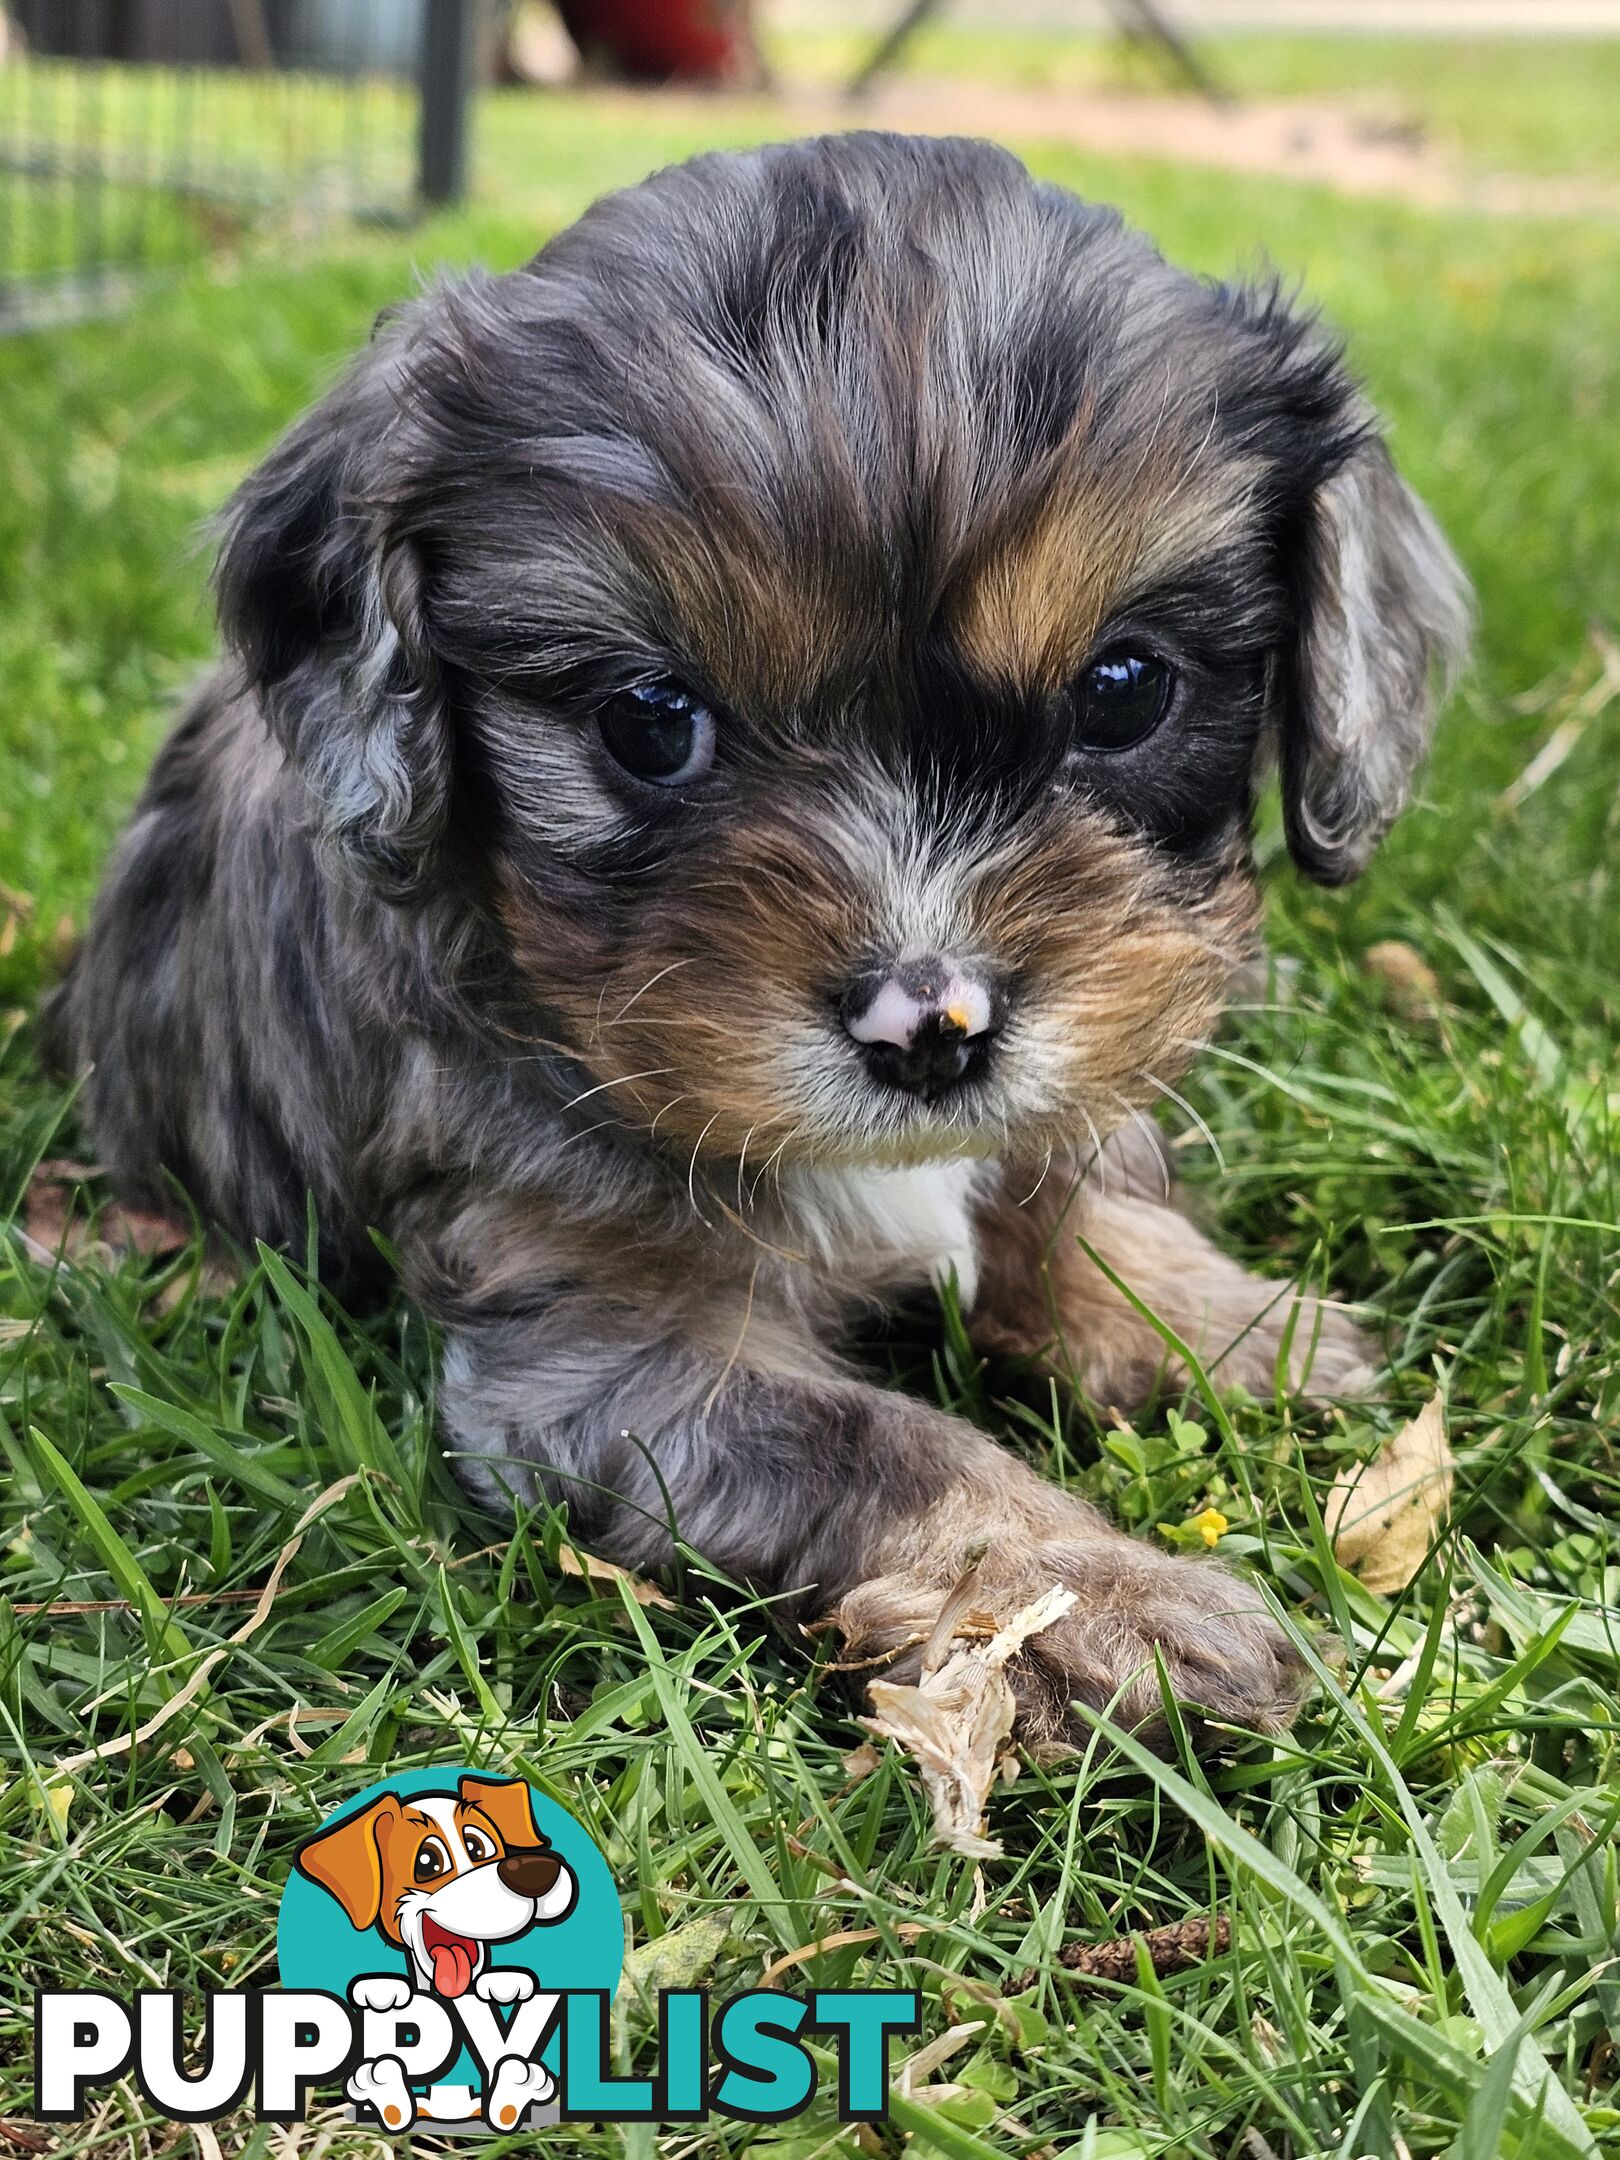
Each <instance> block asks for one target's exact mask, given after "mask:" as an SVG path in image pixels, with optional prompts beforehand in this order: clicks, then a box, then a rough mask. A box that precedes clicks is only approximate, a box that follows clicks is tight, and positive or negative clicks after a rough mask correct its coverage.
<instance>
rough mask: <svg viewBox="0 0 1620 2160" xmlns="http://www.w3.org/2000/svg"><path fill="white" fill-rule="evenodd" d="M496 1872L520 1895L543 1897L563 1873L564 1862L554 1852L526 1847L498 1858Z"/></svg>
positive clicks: (510, 1888) (509, 1887) (508, 1887)
mask: <svg viewBox="0 0 1620 2160" xmlns="http://www.w3.org/2000/svg"><path fill="white" fill-rule="evenodd" d="M495 1872H496V1874H497V1875H498V1876H499V1877H500V1878H501V1881H502V1882H503V1883H505V1885H506V1887H507V1889H508V1890H515V1891H516V1892H517V1894H518V1896H519V1897H532V1898H541V1897H544V1896H545V1894H546V1892H547V1891H548V1890H549V1889H551V1888H552V1886H553V1884H554V1883H555V1882H556V1880H557V1877H558V1876H559V1875H560V1874H561V1873H562V1862H561V1861H560V1860H559V1859H558V1858H557V1855H556V1854H555V1853H554V1852H546V1851H544V1850H542V1849H541V1848H540V1847H538V1846H534V1847H525V1848H524V1849H523V1850H521V1851H519V1852H509V1853H507V1854H506V1856H505V1858H504V1859H501V1860H497V1861H496V1863H495Z"/></svg>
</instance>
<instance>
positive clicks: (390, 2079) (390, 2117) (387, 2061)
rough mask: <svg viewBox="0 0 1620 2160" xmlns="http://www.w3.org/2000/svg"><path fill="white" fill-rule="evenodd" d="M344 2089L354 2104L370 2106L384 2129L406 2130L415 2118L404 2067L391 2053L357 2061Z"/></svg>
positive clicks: (360, 2106) (413, 2102) (391, 2006)
mask: <svg viewBox="0 0 1620 2160" xmlns="http://www.w3.org/2000/svg"><path fill="white" fill-rule="evenodd" d="M373 2007H377V2006H375V2005H374V2006H373ZM387 2007H389V2008H393V2007H395V2006H394V2005H392V2004H390V2005H388V2006H387ZM343 2089H344V2091H345V2092H346V2093H347V2094H348V2096H349V2098H350V2099H351V2100H352V2101H353V2102H354V2104H355V2106H356V2107H358V2108H371V2109H373V2110H374V2111H375V2113H376V2117H377V2120H378V2121H379V2122H380V2123H381V2124H382V2126H383V2128H384V2129H385V2130H408V2129H409V2128H410V2126H411V2124H412V2123H413V2122H414V2121H415V2120H416V2101H415V2099H414V2097H413V2095H412V2093H411V2088H410V2087H409V2086H408V2085H407V2084H406V2082H405V2072H404V2069H403V2068H402V2067H401V2065H400V2063H399V2061H398V2059H397V2058H396V2057H395V2056H393V2055H384V2056H381V2057H380V2058H379V2059H378V2060H377V2061H376V2062H363V2063H357V2064H356V2065H355V2067H354V2069H353V2070H351V2071H350V2073H349V2079H348V2083H347V2084H346V2085H345V2086H344V2088H343Z"/></svg>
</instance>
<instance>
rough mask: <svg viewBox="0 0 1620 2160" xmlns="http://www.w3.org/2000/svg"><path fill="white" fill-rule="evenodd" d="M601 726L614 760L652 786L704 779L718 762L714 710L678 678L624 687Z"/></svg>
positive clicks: (609, 704)
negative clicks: (694, 695)
mask: <svg viewBox="0 0 1620 2160" xmlns="http://www.w3.org/2000/svg"><path fill="white" fill-rule="evenodd" d="M597 726H598V727H599V728H600V729H601V731H602V741H603V742H604V743H605V744H606V746H607V750H608V754H609V755H610V756H611V757H612V758H613V760H614V762H615V763H616V764H619V765H622V766H623V767H624V769H625V771H626V772H627V773H634V775H635V777H636V778H637V779H638V780H648V781H650V782H651V783H652V784H653V786H654V787H681V786H684V785H685V784H686V783H688V782H690V781H693V780H700V779H702V777H703V775H704V774H705V773H706V772H707V771H708V769H709V767H710V766H711V765H712V764H713V763H714V736H715V727H714V714H713V713H712V712H710V710H709V708H708V706H707V705H703V704H700V703H699V701H698V700H697V699H696V698H695V697H693V695H692V694H691V692H690V691H688V690H683V689H682V688H681V687H680V685H679V683H648V684H645V685H643V686H642V687H640V688H638V689H635V690H621V691H620V692H619V693H618V694H617V695H616V696H615V697H613V698H610V699H609V701H608V702H607V704H605V705H604V706H603V707H602V709H601V711H600V712H599V714H598V715H597Z"/></svg>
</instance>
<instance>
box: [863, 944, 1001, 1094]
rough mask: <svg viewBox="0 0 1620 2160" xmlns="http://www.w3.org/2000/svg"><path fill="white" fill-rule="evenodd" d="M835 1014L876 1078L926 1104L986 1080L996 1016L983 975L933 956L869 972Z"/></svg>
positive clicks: (992, 996) (995, 1001)
mask: <svg viewBox="0 0 1620 2160" xmlns="http://www.w3.org/2000/svg"><path fill="white" fill-rule="evenodd" d="M838 1014H839V1018H840V1019H841V1020H842V1021H843V1024H844V1030H845V1032H846V1034H848V1036H849V1037H850V1039H851V1041H852V1042H855V1043H856V1044H858V1045H859V1047H860V1052H861V1058H862V1062H863V1063H864V1064H865V1066H866V1069H867V1071H868V1072H869V1073H870V1074H871V1075H872V1077H873V1079H874V1080H878V1081H881V1082H882V1083H883V1084H884V1085H885V1086H887V1087H893V1088H901V1089H903V1090H904V1091H905V1093H907V1094H908V1095H917V1096H920V1097H921V1098H922V1099H923V1101H925V1102H937V1101H938V1100H939V1099H940V1098H941V1097H942V1096H944V1095H948V1094H950V1093H951V1091H952V1090H953V1089H955V1088H958V1087H960V1086H962V1085H963V1084H964V1083H965V1082H968V1081H971V1080H976V1079H980V1078H982V1077H983V1075H984V1072H985V1070H986V1068H987V1067H988V1065H989V1062H990V1055H991V1050H992V1047H993V1044H994V1041H995V1032H996V1023H997V1020H998V1017H999V1014H998V999H997V995H996V993H995V991H994V990H993V989H992V988H991V986H990V985H989V983H987V982H986V981H985V980H984V979H983V977H982V976H980V975H979V974H977V973H975V972H974V971H973V970H972V969H969V968H966V967H964V966H962V965H961V964H960V963H959V962H956V961H952V960H947V959H942V958H940V957H939V956H938V955H937V954H932V953H930V954H927V955H925V956H924V957H923V958H921V959H917V960H903V961H899V962H897V963H896V964H895V965H894V966H893V967H889V968H868V969H866V970H864V971H863V972H862V973H861V974H860V975H858V976H856V978H855V979H854V981H853V982H852V983H851V984H850V985H849V987H848V988H847V989H846V990H845V991H844V993H843V995H842V997H841V998H840V999H839V1002H838Z"/></svg>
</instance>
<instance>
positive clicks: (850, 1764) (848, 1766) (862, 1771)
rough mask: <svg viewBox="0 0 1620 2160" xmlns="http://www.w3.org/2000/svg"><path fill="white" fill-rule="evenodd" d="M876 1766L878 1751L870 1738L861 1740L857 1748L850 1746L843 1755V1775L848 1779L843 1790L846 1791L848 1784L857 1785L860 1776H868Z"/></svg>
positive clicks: (860, 1778) (848, 1787)
mask: <svg viewBox="0 0 1620 2160" xmlns="http://www.w3.org/2000/svg"><path fill="white" fill-rule="evenodd" d="M877 1766H878V1751H877V1749H876V1748H875V1747H874V1746H873V1745H872V1743H871V1741H870V1740H863V1741H862V1742H861V1744H860V1746H859V1747H858V1748H851V1749H850V1751H849V1753H848V1754H847V1755H846V1756H845V1757H844V1775H845V1777H846V1778H847V1779H848V1780H849V1784H848V1785H846V1786H845V1787H844V1790H845V1791H846V1792H848V1791H849V1789H850V1786H852V1785H858V1784H859V1783H860V1782H861V1780H862V1778H869V1777H870V1776H871V1775H872V1772H873V1771H874V1770H875V1769H876V1768H877Z"/></svg>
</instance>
